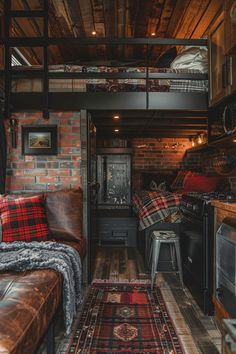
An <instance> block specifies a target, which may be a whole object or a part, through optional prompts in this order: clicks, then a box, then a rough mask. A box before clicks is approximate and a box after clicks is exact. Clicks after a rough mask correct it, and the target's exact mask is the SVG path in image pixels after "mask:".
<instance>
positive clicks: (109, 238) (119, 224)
mask: <svg viewBox="0 0 236 354" xmlns="http://www.w3.org/2000/svg"><path fill="white" fill-rule="evenodd" d="M137 225H138V224H137V218H136V217H132V216H129V217H127V216H126V217H114V216H112V217H98V219H97V234H96V242H97V243H98V244H100V245H123V246H128V247H135V246H136V234H137Z"/></svg>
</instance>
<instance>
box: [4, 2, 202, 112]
mask: <svg viewBox="0 0 236 354" xmlns="http://www.w3.org/2000/svg"><path fill="white" fill-rule="evenodd" d="M4 11H5V26H4V30H5V33H4V37H3V38H2V39H1V40H0V45H4V47H5V70H1V71H0V76H4V78H5V116H6V117H9V116H10V114H11V110H12V105H13V106H14V110H15V109H19V110H24V107H25V109H26V110H27V109H28V110H30V109H38V110H43V116H44V117H45V118H48V116H49V109H62V110H66V109H96V108H97V109H112V108H116V107H121V108H123V109H135V107H136V109H155V108H156V105H158V104H161V107H162V108H163V102H164V101H165V100H166V106H167V107H168V102H167V101H170V100H174V103H173V105H172V106H173V107H176V109H183V107H185V106H186V109H191V108H193V107H196V108H195V109H207V97H206V94H200V93H198V94H194V93H187V94H186V93H179V92H172V93H170V92H168V94H167V93H164V92H157V93H155V92H149V91H148V80H149V79H185V80H206V79H207V75H206V74H180V73H150V72H149V68H148V57H147V58H146V61H147V63H146V72H145V73H84V72H81V73H80V72H75V73H72V72H53V73H52V72H49V69H48V47H49V46H50V45H55V44H60V45H62V44H63V43H66V44H72V45H100V44H104V45H105V44H107V45H130V44H132V45H146V46H147V51H146V53H148V48H149V46H151V45H175V46H176V45H184V46H190V45H191V46H207V40H206V39H173V38H49V36H48V0H44V8H43V10H40V11H36V10H32V11H20V10H19V11H16V10H11V1H10V0H8V1H5V5H4ZM13 17H27V18H33V17H41V18H43V19H44V25H43V37H29V38H26V37H20V38H14V37H11V35H10V28H11V19H12V18H13ZM24 46H27V47H43V69H42V70H30V71H24V70H17V71H14V70H12V67H11V48H13V47H24ZM32 77H34V78H41V79H43V92H42V93H41V92H40V93H14V94H12V93H11V81H12V79H18V78H32ZM91 78H93V79H96V78H103V79H145V80H146V92H123V93H121V92H117V93H113V92H104V93H103V92H82V93H81V92H78V93H75V92H70V93H68V92H65V93H62V92H57V93H50V92H49V79H91ZM108 95H109V96H108ZM167 96H168V99H167V98H166V97H167ZM108 97H109V98H108ZM133 98H135V102H133V103H130V102H131V101H132V100H133ZM108 99H111V102H110V104H109V103H108V102H107V101H108ZM196 99H197V100H198V103H197V101H196ZM61 100H62V102H63V104H64V108H63V107H62V103H61ZM74 100H75V101H74ZM163 100H164V101H163ZM186 100H188V101H189V102H186ZM92 101H93V103H91V102H92ZM75 102H77V103H76V104H75ZM175 105H176V106H175ZM42 107H43V109H42ZM164 107H165V104H164ZM173 107H172V108H173ZM164 109H165V108H164ZM166 109H168V108H166ZM173 109H174V108H173Z"/></svg>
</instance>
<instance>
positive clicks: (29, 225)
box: [0, 195, 50, 242]
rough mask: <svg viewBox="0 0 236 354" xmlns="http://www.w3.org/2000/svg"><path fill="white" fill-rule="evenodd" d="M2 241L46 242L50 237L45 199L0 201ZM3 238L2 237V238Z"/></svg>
mask: <svg viewBox="0 0 236 354" xmlns="http://www.w3.org/2000/svg"><path fill="white" fill-rule="evenodd" d="M0 221H1V228H0V230H2V241H3V242H12V241H45V240H47V238H49V236H50V230H49V227H48V222H47V217H46V212H45V209H44V199H43V197H42V196H39V195H36V196H33V197H28V198H18V199H7V198H2V199H0ZM0 238H1V237H0Z"/></svg>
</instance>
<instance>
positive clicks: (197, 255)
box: [180, 218, 211, 314]
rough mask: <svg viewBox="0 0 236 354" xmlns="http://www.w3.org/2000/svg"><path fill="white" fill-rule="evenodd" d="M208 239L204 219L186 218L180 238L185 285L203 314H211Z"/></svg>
mask: <svg viewBox="0 0 236 354" xmlns="http://www.w3.org/2000/svg"><path fill="white" fill-rule="evenodd" d="M206 237H207V233H206V230H205V227H204V219H202V221H201V222H200V221H198V220H190V219H189V218H188V219H186V218H184V220H183V223H182V224H181V237H180V245H181V253H182V263H183V277H184V283H185V285H186V286H187V287H188V289H189V290H190V292H191V294H192V296H193V297H194V299H195V300H196V302H197V303H198V305H199V306H200V307H201V309H202V310H203V312H204V313H207V314H210V312H211V310H210V309H209V308H210V306H209V301H210V296H209V289H208V279H209V277H208V264H207V262H208V260H207V245H206V244H207V239H206Z"/></svg>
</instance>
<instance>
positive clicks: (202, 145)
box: [187, 143, 215, 152]
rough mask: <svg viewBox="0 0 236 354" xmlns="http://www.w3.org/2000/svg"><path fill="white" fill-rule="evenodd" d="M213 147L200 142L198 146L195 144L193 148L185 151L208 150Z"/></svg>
mask: <svg viewBox="0 0 236 354" xmlns="http://www.w3.org/2000/svg"><path fill="white" fill-rule="evenodd" d="M214 148H215V147H213V146H211V145H210V144H207V143H206V144H201V145H198V146H195V147H193V148H190V149H187V152H201V151H208V150H212V149H214Z"/></svg>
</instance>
